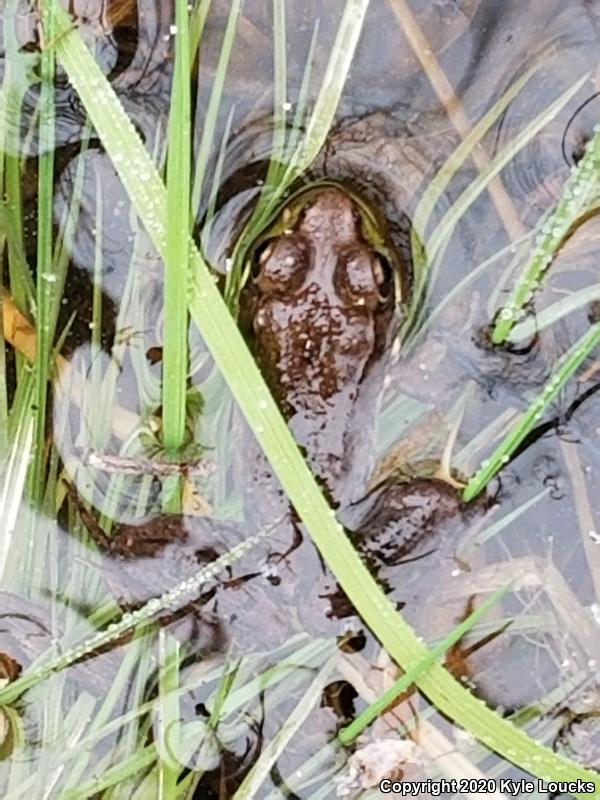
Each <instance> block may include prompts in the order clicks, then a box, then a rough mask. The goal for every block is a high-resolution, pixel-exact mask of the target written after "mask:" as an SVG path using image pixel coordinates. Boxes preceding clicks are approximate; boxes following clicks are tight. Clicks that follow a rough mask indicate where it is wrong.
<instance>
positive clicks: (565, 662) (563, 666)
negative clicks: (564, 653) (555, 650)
mask: <svg viewBox="0 0 600 800" xmlns="http://www.w3.org/2000/svg"><path fill="white" fill-rule="evenodd" d="M570 665H571V662H570V661H569V659H568V658H564V659H563V660H562V662H561V665H560V666H561V669H566V668H567V667H569V666H570Z"/></svg>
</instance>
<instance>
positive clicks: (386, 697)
mask: <svg viewBox="0 0 600 800" xmlns="http://www.w3.org/2000/svg"><path fill="white" fill-rule="evenodd" d="M509 588H510V587H509V586H506V587H504V588H502V589H499V590H498V591H497V592H494V594H493V595H492V596H491V597H490V598H488V599H487V600H486V601H485V603H482V605H480V606H479V608H476V609H475V611H473V612H472V613H471V614H469V616H468V617H467V618H466V619H465V620H463V621H462V622H461V623H460V624H459V625H457V626H456V627H455V628H454V629H453V630H452V631H450V633H449V634H448V635H447V636H446V637H445V638H444V639H443V640H442V641H441V642H440V643H439V644H438V645H436V646H435V647H434V648H432V649H431V650H430V651H429V653H428V654H427V655H426V656H425V657H424V658H423V659H422V660H421V661H420V662H419V663H418V664H415V666H414V667H413V668H412V669H411V670H409V671H408V672H406V673H405V674H404V675H403V676H402V677H401V678H399V679H398V680H397V681H396V682H395V683H394V685H393V686H390V688H389V689H388V690H387V691H386V692H384V694H382V695H381V697H379V698H378V699H377V700H376V701H375V702H374V703H371V705H370V706H369V707H368V708H366V709H365V710H364V711H363V712H362V713H361V714H360V715H359V716H358V717H357V718H356V719H355V720H354V721H353V722H352V723H351V724H350V725H347V726H346V727H345V728H342V730H341V731H340V732H339V734H338V736H339V738H340V741H341V742H342V744H350V742H353V741H354V739H356V738H357V737H358V736H360V734H361V733H362V732H363V731H364V730H365V728H367V727H368V726H369V725H370V724H371V723H372V722H374V721H375V720H376V719H377V717H378V716H380V714H382V713H383V712H384V711H385V709H386V708H387V707H388V706H389V705H390V704H391V703H393V702H394V701H395V700H396V699H397V698H398V697H399V696H400V695H401V694H402V693H403V692H405V691H406V690H407V689H409V688H410V687H411V686H412V685H413V684H414V683H416V681H417V679H418V677H419V675H421V674H422V673H423V672H425V671H426V670H428V669H429V668H430V667H431V666H432V665H433V664H435V662H436V661H438V660H439V659H441V658H442V656H443V655H445V654H446V652H447V651H448V650H449V649H450V648H451V647H452V646H453V645H455V644H456V643H457V642H458V641H460V639H462V637H463V636H464V635H465V634H466V633H468V632H469V631H470V630H471V628H472V627H473V626H474V625H475V624H476V623H477V622H479V620H480V619H481V617H483V615H484V614H486V613H487V612H488V611H489V610H490V609H491V608H493V606H495V605H496V604H497V603H499V602H500V600H501V599H502V597H504V595H505V594H506V592H507V591H508V589H509Z"/></svg>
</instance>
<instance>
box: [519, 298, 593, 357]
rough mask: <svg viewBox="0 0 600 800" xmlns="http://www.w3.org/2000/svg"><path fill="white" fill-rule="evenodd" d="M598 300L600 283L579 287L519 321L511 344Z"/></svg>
mask: <svg viewBox="0 0 600 800" xmlns="http://www.w3.org/2000/svg"><path fill="white" fill-rule="evenodd" d="M598 301H600V284H599V283H594V284H592V285H591V286H586V287H585V289H577V290H576V291H574V292H571V293H570V294H568V295H567V296H566V297H562V298H561V299H560V300H558V301H557V302H556V303H552V305H550V306H548V307H547V308H544V309H542V310H541V311H537V312H536V314H535V317H530V318H527V319H525V320H523V322H519V323H517V324H516V325H515V327H514V328H513V329H512V330H511V332H510V334H509V336H508V341H509V342H510V343H511V344H517V343H519V342H523V341H527V340H529V339H531V338H532V337H533V336H535V334H536V333H540V331H543V330H544V329H545V328H549V327H550V326H551V325H555V324H556V323H557V322H558V321H559V320H561V319H563V318H564V317H566V316H568V315H569V314H573V313H574V312H575V311H583V310H585V309H588V308H590V306H591V305H592V304H593V303H597V302H598Z"/></svg>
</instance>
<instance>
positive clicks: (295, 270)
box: [255, 236, 309, 295]
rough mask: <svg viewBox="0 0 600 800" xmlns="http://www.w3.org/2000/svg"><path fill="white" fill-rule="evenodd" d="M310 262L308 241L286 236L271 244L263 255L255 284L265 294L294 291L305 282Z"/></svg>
mask: <svg viewBox="0 0 600 800" xmlns="http://www.w3.org/2000/svg"><path fill="white" fill-rule="evenodd" d="M308 260H309V252H308V244H307V242H306V240H305V239H304V238H303V237H301V236H284V237H283V238H281V239H278V240H277V241H275V242H271V244H269V245H268V246H267V247H266V249H265V250H263V252H262V253H261V255H260V257H259V265H260V270H259V272H258V275H257V276H256V278H255V283H256V285H257V286H258V288H259V290H260V291H261V292H263V293H268V294H274V295H277V294H281V293H283V292H286V293H287V292H290V291H294V290H295V289H298V288H299V287H300V286H301V285H302V283H303V282H304V278H305V276H306V271H307V269H308Z"/></svg>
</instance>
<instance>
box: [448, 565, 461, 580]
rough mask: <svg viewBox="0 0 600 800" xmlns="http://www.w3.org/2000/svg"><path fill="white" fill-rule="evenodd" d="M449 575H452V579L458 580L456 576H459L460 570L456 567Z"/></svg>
mask: <svg viewBox="0 0 600 800" xmlns="http://www.w3.org/2000/svg"><path fill="white" fill-rule="evenodd" d="M450 575H452V577H453V578H458V576H459V575H460V570H459V569H458V567H456V569H453V570H452V572H451V573H450Z"/></svg>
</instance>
